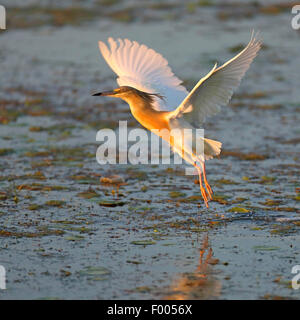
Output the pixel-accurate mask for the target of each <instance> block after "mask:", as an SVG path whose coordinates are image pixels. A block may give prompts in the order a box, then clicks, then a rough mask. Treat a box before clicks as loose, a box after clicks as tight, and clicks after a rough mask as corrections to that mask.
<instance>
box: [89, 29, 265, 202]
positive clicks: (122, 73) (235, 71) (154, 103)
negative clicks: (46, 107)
mask: <svg viewBox="0 0 300 320" xmlns="http://www.w3.org/2000/svg"><path fill="white" fill-rule="evenodd" d="M108 43H109V45H110V46H109V48H108V46H107V45H106V44H105V43H103V42H101V41H99V48H100V51H101V53H102V55H103V57H104V59H105V60H106V62H107V63H108V65H109V66H110V67H111V69H112V70H113V71H114V72H115V73H116V74H117V76H118V78H117V83H118V85H119V88H117V89H114V90H112V91H106V92H102V93H96V94H93V95H94V96H109V97H115V98H121V99H123V100H124V101H126V102H127V103H128V104H129V106H130V110H131V113H132V115H133V116H134V118H135V119H136V120H137V121H138V122H140V124H141V125H142V126H144V127H145V128H147V129H148V130H150V131H153V132H154V133H156V134H157V132H160V131H161V129H167V130H169V131H170V130H172V129H180V130H184V129H186V128H189V129H190V128H197V127H198V128H200V126H202V125H203V122H204V120H205V118H206V117H207V116H212V115H214V114H216V113H218V112H219V111H220V109H221V106H223V105H227V104H228V102H229V100H230V98H231V96H232V94H233V91H234V90H235V89H236V88H237V87H238V86H239V84H240V81H241V79H242V77H243V76H244V74H245V72H246V71H247V69H248V68H249V66H250V64H251V62H252V61H253V59H254V58H255V56H256V55H257V52H258V51H259V49H260V47H261V40H258V39H257V37H256V36H254V35H253V34H252V36H251V39H250V41H249V43H248V45H247V46H246V47H245V48H244V49H243V50H242V51H241V52H240V53H239V54H237V55H236V56H235V57H234V58H232V59H231V60H229V61H227V62H226V63H224V64H223V65H222V66H220V67H217V64H215V65H214V67H213V68H212V69H211V71H210V72H209V73H208V74H207V75H206V76H204V77H203V78H201V79H200V80H199V81H198V83H197V84H196V85H195V87H194V88H193V89H192V91H191V92H188V91H187V90H186V88H185V87H184V86H183V85H182V84H181V83H182V81H181V80H180V79H179V78H177V77H176V76H175V75H174V74H173V72H172V71H171V68H170V67H169V66H168V61H167V60H166V59H165V58H164V57H163V56H162V55H161V54H159V53H157V52H155V51H154V50H153V49H149V48H148V47H147V46H145V45H140V44H138V43H137V42H136V41H130V40H128V39H125V40H122V39H118V40H117V41H115V40H114V39H112V38H109V39H108ZM195 123H196V124H195ZM160 137H161V138H163V139H165V140H167V141H168V142H169V144H170V146H171V148H172V149H173V151H174V152H177V153H178V154H179V155H180V156H181V157H183V158H184V160H186V161H187V162H188V163H190V164H192V165H193V166H194V167H195V168H196V169H197V172H198V175H199V185H200V191H201V195H202V197H203V200H204V202H205V205H206V207H208V201H209V200H211V199H212V194H213V191H212V188H211V187H210V185H209V183H208V181H207V178H206V172H205V160H209V159H212V158H213V157H215V156H217V155H219V154H220V152H221V146H222V144H221V142H219V141H215V140H211V139H207V138H202V141H201V142H202V144H203V145H204V152H203V154H201V155H200V154H197V153H195V149H194V147H193V146H192V141H191V142H190V143H186V142H185V144H184V145H182V141H181V139H176V137H175V138H173V139H167V138H166V137H164V136H162V135H160ZM196 143H197V142H196ZM183 151H184V152H183Z"/></svg>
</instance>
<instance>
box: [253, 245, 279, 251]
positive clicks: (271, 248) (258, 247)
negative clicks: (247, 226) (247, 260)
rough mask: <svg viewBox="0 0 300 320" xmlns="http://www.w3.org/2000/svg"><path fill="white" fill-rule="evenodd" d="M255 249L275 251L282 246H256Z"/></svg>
mask: <svg viewBox="0 0 300 320" xmlns="http://www.w3.org/2000/svg"><path fill="white" fill-rule="evenodd" d="M253 249H254V250H255V251H275V250H279V249H280V247H275V246H274V247H269V246H254V247H253Z"/></svg>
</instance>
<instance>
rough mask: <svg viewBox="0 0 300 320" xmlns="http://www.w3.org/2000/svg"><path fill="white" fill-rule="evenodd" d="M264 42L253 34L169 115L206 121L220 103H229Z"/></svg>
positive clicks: (214, 112) (219, 107)
mask: <svg viewBox="0 0 300 320" xmlns="http://www.w3.org/2000/svg"><path fill="white" fill-rule="evenodd" d="M261 44H262V42H261V41H260V40H257V39H255V36H253V35H252V37H251V40H250V42H249V43H248V45H247V46H246V48H245V49H244V50H242V51H241V52H240V53H239V54H237V55H236V56H235V57H234V58H232V59H231V60H229V61H227V62H226V63H224V64H223V65H222V66H221V67H219V68H217V65H216V64H215V66H214V67H213V69H212V70H211V71H210V72H209V73H208V74H207V75H206V76H205V77H203V78H202V79H201V80H200V81H199V82H198V83H197V84H196V86H195V87H194V88H193V90H192V91H191V92H190V93H189V95H188V96H187V97H186V98H185V99H184V100H183V101H182V102H181V104H180V105H179V107H178V108H177V109H176V110H174V111H173V112H171V114H170V118H176V117H181V116H184V118H185V119H187V120H191V119H192V120H194V121H195V120H198V121H199V123H203V122H204V120H205V118H206V117H207V116H211V115H214V114H216V113H218V112H219V111H220V110H221V106H223V105H226V104H228V102H229V100H230V98H231V96H232V94H233V92H234V90H235V89H236V88H237V87H238V86H239V84H240V82H241V79H242V77H243V76H244V74H245V72H246V71H247V70H248V68H249V66H250V64H251V62H252V61H253V59H254V58H255V56H256V55H257V52H258V51H259V49H260V47H261Z"/></svg>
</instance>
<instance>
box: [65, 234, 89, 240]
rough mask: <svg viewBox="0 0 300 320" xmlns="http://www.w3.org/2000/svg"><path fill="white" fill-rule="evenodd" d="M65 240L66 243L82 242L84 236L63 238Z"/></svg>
mask: <svg viewBox="0 0 300 320" xmlns="http://www.w3.org/2000/svg"><path fill="white" fill-rule="evenodd" d="M65 239H66V240H68V241H81V240H84V236H80V235H73V236H67V237H65Z"/></svg>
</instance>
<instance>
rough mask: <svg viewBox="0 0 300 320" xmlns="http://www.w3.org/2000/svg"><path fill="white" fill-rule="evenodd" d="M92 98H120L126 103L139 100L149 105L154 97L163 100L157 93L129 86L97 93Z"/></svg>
mask: <svg viewBox="0 0 300 320" xmlns="http://www.w3.org/2000/svg"><path fill="white" fill-rule="evenodd" d="M93 96H106V97H114V98H121V99H123V100H125V101H127V102H130V100H133V99H139V100H143V101H145V102H149V103H150V104H152V102H153V101H154V97H155V96H156V97H159V98H160V99H163V97H162V96H161V95H159V94H157V93H147V92H144V91H140V90H138V89H135V88H133V87H129V86H121V87H119V88H117V89H114V90H112V91H104V92H98V93H95V94H93Z"/></svg>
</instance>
